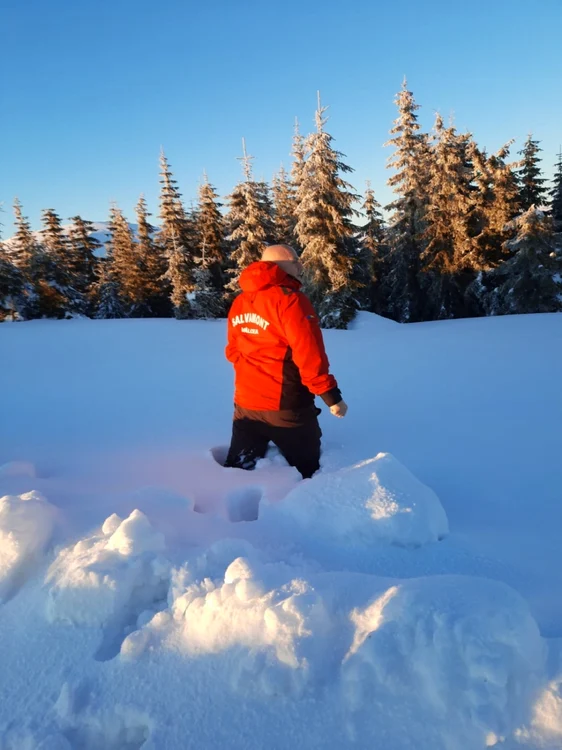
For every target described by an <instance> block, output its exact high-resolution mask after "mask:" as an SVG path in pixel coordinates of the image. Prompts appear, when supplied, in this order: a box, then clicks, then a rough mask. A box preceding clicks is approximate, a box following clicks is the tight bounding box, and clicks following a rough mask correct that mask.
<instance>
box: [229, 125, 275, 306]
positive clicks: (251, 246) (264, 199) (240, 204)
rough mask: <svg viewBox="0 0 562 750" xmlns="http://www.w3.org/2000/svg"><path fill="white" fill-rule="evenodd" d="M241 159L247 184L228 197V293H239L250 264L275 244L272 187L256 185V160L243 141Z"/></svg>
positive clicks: (258, 182)
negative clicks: (243, 273)
mask: <svg viewBox="0 0 562 750" xmlns="http://www.w3.org/2000/svg"><path fill="white" fill-rule="evenodd" d="M242 149H243V156H242V158H241V161H242V168H243V172H244V180H243V181H242V182H240V183H239V184H238V185H236V187H235V188H234V190H233V191H232V193H231V195H229V196H228V203H229V212H228V215H227V217H226V220H227V226H228V232H229V234H228V237H227V240H228V241H229V242H230V245H231V248H232V249H231V252H230V266H231V267H230V268H229V269H228V272H229V274H230V276H231V281H230V283H229V284H228V289H230V290H231V291H233V292H235V291H237V290H238V288H239V287H238V279H239V277H240V274H241V273H242V271H243V270H244V269H245V268H247V267H248V266H249V265H250V263H254V262H255V261H257V260H259V259H260V257H261V254H262V252H263V250H264V248H265V247H266V246H267V245H269V244H271V243H272V242H274V241H275V229H274V224H273V208H272V205H271V198H270V196H269V186H268V185H267V183H265V182H263V181H255V180H254V178H253V173H252V159H253V157H252V156H249V155H248V153H247V152H246V143H245V141H244V140H242Z"/></svg>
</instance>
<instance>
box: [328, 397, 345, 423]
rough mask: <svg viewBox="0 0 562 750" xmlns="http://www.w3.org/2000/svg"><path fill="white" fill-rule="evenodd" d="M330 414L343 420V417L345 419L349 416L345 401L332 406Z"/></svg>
mask: <svg viewBox="0 0 562 750" xmlns="http://www.w3.org/2000/svg"><path fill="white" fill-rule="evenodd" d="M330 412H331V413H332V414H333V415H334V417H339V418H340V419H342V417H345V415H346V414H347V404H346V403H345V401H340V402H339V404H335V405H334V406H330Z"/></svg>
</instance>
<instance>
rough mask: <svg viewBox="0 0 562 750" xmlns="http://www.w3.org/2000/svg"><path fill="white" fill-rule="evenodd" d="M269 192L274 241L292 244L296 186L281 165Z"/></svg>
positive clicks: (293, 238) (293, 240) (294, 238)
mask: <svg viewBox="0 0 562 750" xmlns="http://www.w3.org/2000/svg"><path fill="white" fill-rule="evenodd" d="M271 192H272V195H273V214H274V217H275V241H276V242H281V243H284V244H286V245H294V244H295V240H296V237H295V226H296V223H297V219H296V215H295V208H296V188H295V184H294V182H293V181H292V180H291V177H290V175H289V174H288V173H287V171H286V170H285V168H284V167H283V166H282V167H281V169H280V170H279V172H278V173H277V174H276V175H275V176H274V178H273V181H272V185H271Z"/></svg>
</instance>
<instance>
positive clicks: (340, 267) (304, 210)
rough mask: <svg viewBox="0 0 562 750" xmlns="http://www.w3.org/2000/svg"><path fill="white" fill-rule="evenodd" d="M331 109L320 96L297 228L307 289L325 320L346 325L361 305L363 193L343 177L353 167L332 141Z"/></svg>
mask: <svg viewBox="0 0 562 750" xmlns="http://www.w3.org/2000/svg"><path fill="white" fill-rule="evenodd" d="M326 109H327V108H326V107H322V106H321V104H320V101H318V109H317V111H316V132H315V133H314V134H312V136H311V137H310V140H309V144H308V145H309V156H308V159H307V160H306V163H305V167H304V170H303V174H302V179H301V182H300V185H299V187H298V189H297V208H296V216H297V225H296V228H295V233H296V235H297V238H298V241H299V244H300V246H301V247H302V256H301V260H302V263H303V265H304V268H305V273H306V276H307V290H308V293H309V295H310V297H311V299H312V302H313V304H314V305H315V306H316V309H317V311H318V315H319V318H320V321H321V323H322V325H323V326H324V327H326V328H345V327H347V324H348V323H349V321H350V320H351V319H352V318H353V316H354V315H355V311H356V309H357V306H358V300H357V289H358V286H359V284H358V282H357V281H356V280H355V279H354V264H355V263H359V261H360V257H359V255H360V254H359V246H358V242H357V235H356V233H357V228H356V227H355V225H354V223H353V218H354V216H355V215H356V214H357V211H355V209H354V208H353V203H354V202H355V201H357V200H358V198H359V196H358V195H356V194H355V193H354V192H352V191H353V188H352V186H351V185H350V184H349V183H347V182H346V181H345V180H344V179H343V178H342V177H341V176H340V175H341V173H343V174H345V173H349V172H352V171H353V170H352V168H351V167H349V166H348V165H347V164H345V163H344V162H343V161H342V157H343V156H344V155H343V154H341V153H340V152H339V151H336V150H335V149H334V148H333V146H332V141H333V138H332V136H331V135H330V134H329V133H327V132H326V130H325V125H326V122H327V118H325V117H324V113H325V112H326Z"/></svg>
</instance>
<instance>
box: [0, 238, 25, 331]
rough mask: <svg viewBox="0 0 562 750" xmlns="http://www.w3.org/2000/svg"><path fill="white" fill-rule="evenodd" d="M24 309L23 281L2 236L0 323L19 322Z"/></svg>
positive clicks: (0, 249)
mask: <svg viewBox="0 0 562 750" xmlns="http://www.w3.org/2000/svg"><path fill="white" fill-rule="evenodd" d="M21 309H23V279H22V275H21V273H20V271H19V270H18V269H17V268H16V267H15V266H14V264H13V263H12V261H11V260H10V258H9V257H8V253H7V252H6V248H5V246H4V244H3V242H2V238H1V236H0V321H3V320H7V319H9V320H17V319H19V318H20V317H21V314H20V310H21Z"/></svg>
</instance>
